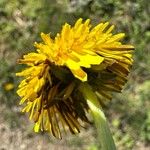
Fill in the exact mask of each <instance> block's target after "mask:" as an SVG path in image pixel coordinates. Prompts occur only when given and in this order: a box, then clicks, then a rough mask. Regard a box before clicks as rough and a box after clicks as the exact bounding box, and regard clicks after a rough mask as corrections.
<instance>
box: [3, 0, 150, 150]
mask: <svg viewBox="0 0 150 150" xmlns="http://www.w3.org/2000/svg"><path fill="white" fill-rule="evenodd" d="M149 15H150V3H149V2H148V0H132V1H131V0H118V1H116V0H36V1H35V0H0V150H14V149H15V150H31V149H32V150H48V149H50V150H98V148H96V145H97V143H98V141H97V139H96V130H95V127H93V126H87V129H83V130H82V131H81V133H80V134H79V135H76V136H72V135H70V134H69V135H66V136H65V137H64V139H63V140H61V141H59V140H56V139H54V138H53V137H52V136H50V135H48V134H42V133H41V134H36V133H34V132H33V130H32V129H33V123H32V122H31V121H28V118H27V116H26V115H24V114H22V113H20V110H21V107H20V106H19V105H18V103H19V97H18V96H17V94H16V89H17V86H18V83H19V80H20V79H18V78H16V77H15V72H17V71H19V70H21V67H22V66H21V65H16V61H17V59H18V58H20V57H21V56H22V55H23V54H25V53H27V52H29V51H34V50H35V49H34V47H33V42H34V41H40V36H39V34H40V32H45V33H49V32H51V34H52V36H55V35H56V33H57V32H59V31H60V30H61V26H62V25H63V24H64V23H65V22H68V23H70V24H74V22H75V21H76V20H77V19H78V18H80V17H82V18H84V19H87V18H90V19H91V20H92V24H93V25H96V24H97V23H99V22H104V21H109V22H110V23H111V24H114V25H115V26H116V29H115V32H125V33H126V38H125V40H124V42H127V43H131V44H133V45H134V46H135V48H136V50H135V52H134V60H135V61H134V65H133V67H132V72H131V74H130V75H129V82H128V83H127V84H126V86H125V88H124V90H123V93H122V94H116V95H114V98H113V100H112V101H111V102H110V104H109V105H108V106H107V107H106V108H105V109H104V110H105V113H106V115H107V117H108V121H109V125H110V128H111V131H112V133H113V137H114V139H115V142H116V145H117V148H118V150H148V149H150V144H149V143H150V16H149Z"/></svg>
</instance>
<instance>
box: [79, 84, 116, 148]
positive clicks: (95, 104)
mask: <svg viewBox="0 0 150 150" xmlns="http://www.w3.org/2000/svg"><path fill="white" fill-rule="evenodd" d="M79 89H80V91H81V92H82V94H83V96H84V97H85V99H86V100H87V103H88V106H89V108H90V111H91V114H92V116H93V119H94V122H95V126H96V128H97V133H98V138H99V140H100V147H101V150H116V146H115V143H114V140H113V138H112V135H111V132H110V129H109V126H108V123H107V119H106V117H105V115H104V113H103V111H102V108H101V106H100V103H99V101H98V99H97V97H96V95H95V93H94V92H93V91H92V88H91V87H90V85H88V84H87V83H82V84H81V85H80V88H79Z"/></svg>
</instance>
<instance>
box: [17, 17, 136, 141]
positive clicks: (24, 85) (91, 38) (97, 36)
mask: <svg viewBox="0 0 150 150" xmlns="http://www.w3.org/2000/svg"><path fill="white" fill-rule="evenodd" d="M108 26H109V23H100V24H98V25H97V26H96V27H94V28H92V25H91V24H90V20H89V19H87V20H86V21H85V22H83V21H82V19H79V20H77V22H76V23H75V25H74V26H71V25H69V24H67V23H66V24H65V25H64V26H63V27H62V31H61V32H60V33H58V34H57V35H56V37H55V38H54V39H52V38H51V36H50V34H44V33H41V38H42V40H43V42H42V43H37V42H35V44H34V46H35V47H36V50H37V51H36V52H32V53H29V54H27V55H24V56H23V58H22V59H19V63H21V64H26V65H27V68H26V69H24V70H23V71H22V72H20V73H17V74H16V75H17V76H23V77H24V79H23V80H22V81H21V83H20V85H19V89H18V91H17V93H18V95H19V96H20V97H21V98H22V99H21V101H20V104H21V105H24V108H23V109H22V112H29V114H30V115H29V118H30V119H31V120H34V122H35V126H34V131H35V132H38V131H40V130H42V131H48V132H50V133H52V134H53V135H54V136H55V137H57V138H61V137H62V135H61V130H62V129H64V130H65V131H66V129H67V128H68V129H69V130H70V132H71V133H73V134H75V133H78V132H79V131H80V127H81V123H82V122H87V123H88V122H89V120H88V118H87V115H86V114H87V113H88V112H89V107H88V105H87V102H86V101H85V100H84V96H83V94H82V93H81V92H80V90H79V86H80V84H81V83H84V82H85V81H86V82H87V83H88V84H89V85H90V86H91V87H92V90H93V91H94V92H95V93H96V95H97V97H99V100H100V104H102V105H103V104H105V102H106V100H105V99H111V94H112V92H120V91H121V89H122V87H123V85H124V84H125V82H126V80H127V75H128V73H129V69H130V66H131V65H132V61H133V60H132V50H133V49H134V48H133V46H131V45H123V44H122V43H121V42H120V40H121V39H123V37H124V34H123V33H119V34H116V35H113V34H112V30H113V28H114V26H110V27H108Z"/></svg>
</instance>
